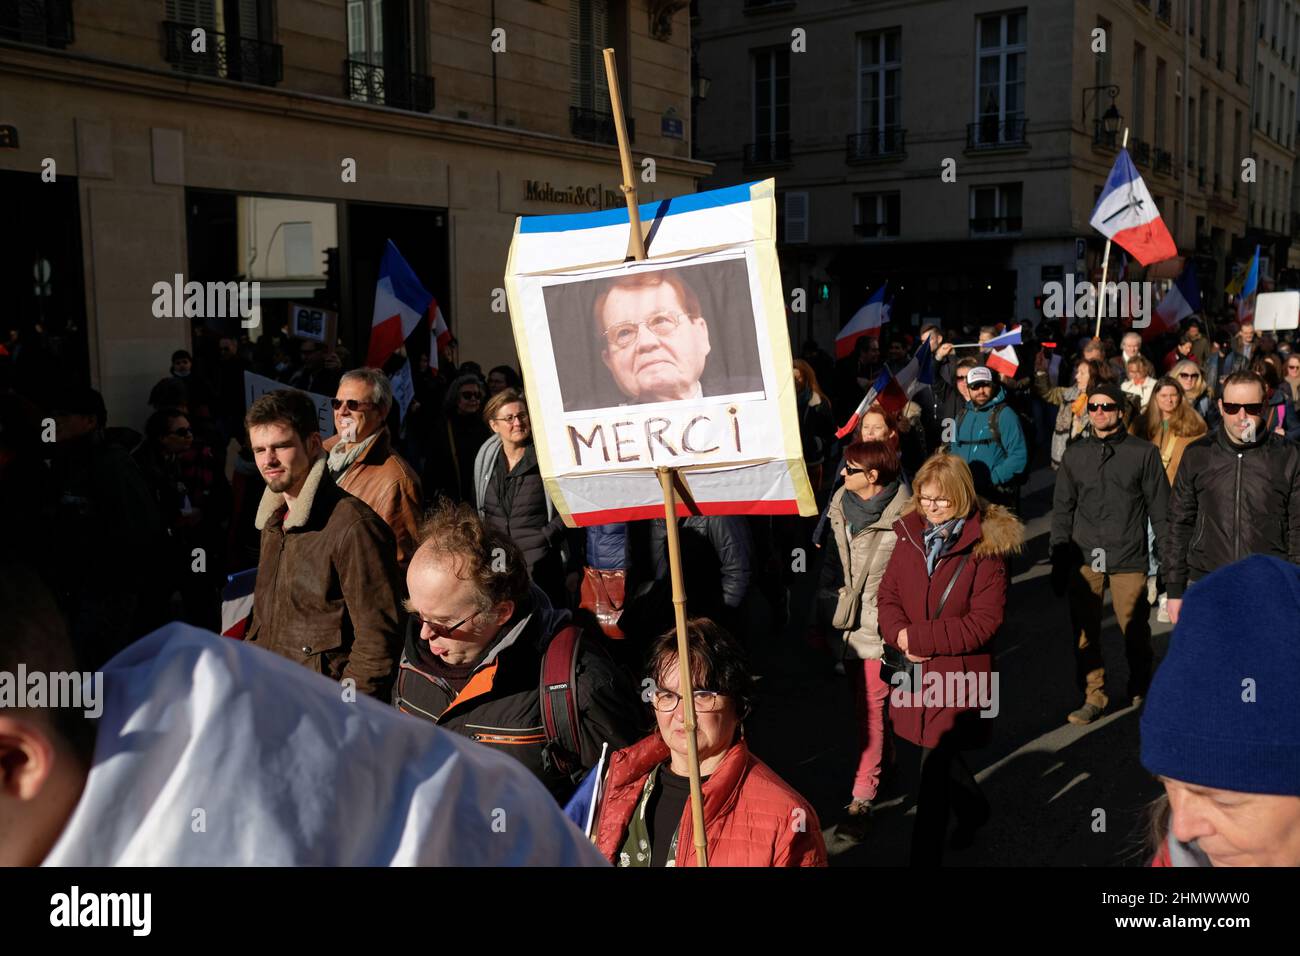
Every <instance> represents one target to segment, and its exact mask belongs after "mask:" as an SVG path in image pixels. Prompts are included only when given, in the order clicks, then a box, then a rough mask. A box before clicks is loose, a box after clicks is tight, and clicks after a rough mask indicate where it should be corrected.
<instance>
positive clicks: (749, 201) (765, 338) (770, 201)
mask: <svg viewBox="0 0 1300 956" xmlns="http://www.w3.org/2000/svg"><path fill="white" fill-rule="evenodd" d="M774 189H775V184H774V182H773V181H772V180H766V181H763V182H756V183H748V184H745V185H743V186H734V187H730V188H727V189H720V190H714V191H711V192H704V193H696V194H693V195H687V196H679V197H677V198H674V199H670V200H666V201H662V202H655V203H647V204H645V205H643V206H640V207H639V209H640V214H641V217H642V218H643V220H645V222H646V223H647V224H648V225H649V229H648V235H647V246H648V258H647V259H645V260H643V261H635V262H624V257H625V254H626V251H627V248H628V236H629V217H628V212H627V210H624V209H617V210H607V211H604V212H597V213H588V214H578V215H560V216H529V217H521V218H520V219H519V220H518V221H517V223H516V227H515V236H514V240H513V241H512V243H511V247H510V258H509V262H508V264H507V269H506V294H507V299H508V302H509V305H510V316H511V323H512V326H513V330H514V335H515V344H516V347H517V349H518V352H519V357H520V364H521V366H522V370H523V373H524V381H525V382H526V383H527V385H526V388H527V397H528V402H529V412H530V414H531V416H532V422H533V434H534V441H535V443H536V447H537V458H538V463H539V465H540V467H541V471H542V476H543V479H544V480H545V482H546V486H547V490H548V492H549V493H550V495H551V499H552V501H553V502H554V503H555V506H556V509H557V510H558V511H559V512H560V514H561V515H563V517H564V519H565V520H566V521H567V522H568V523H569V524H570V525H589V524H599V523H603V522H609V521H623V520H632V519H638V518H650V517H658V516H660V515H662V514H663V493H662V489H661V487H660V483H659V480H658V478H657V477H656V475H655V473H654V469H655V468H658V467H670V468H675V469H678V470H679V471H680V473H681V474H682V477H683V480H684V481H685V483H686V486H687V488H688V490H689V492H690V494H691V496H692V497H693V499H694V501H695V503H696V505H697V507H698V510H699V511H700V512H701V513H703V514H804V515H811V514H813V513H815V510H816V506H815V503H814V499H813V491H812V488H811V486H810V484H809V482H808V477H807V473H806V471H805V469H804V464H803V452H802V442H801V440H800V437H799V424H798V418H797V414H796V410H795V392H794V382H793V376H792V357H791V354H790V344H789V337H788V332H787V330H786V321H785V309H784V299H783V296H782V292H781V278H780V269H779V266H778V263H777V257H776V243H775V232H776V204H775V201H774ZM678 510H679V513H681V514H686V513H688V511H689V509H688V508H687V506H686V505H685V504H679V508H678Z"/></svg>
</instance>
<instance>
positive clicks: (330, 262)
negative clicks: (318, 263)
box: [325, 246, 340, 309]
mask: <svg viewBox="0 0 1300 956" xmlns="http://www.w3.org/2000/svg"><path fill="white" fill-rule="evenodd" d="M339 279H340V272H339V250H338V246H331V247H330V248H328V249H326V250H325V301H326V304H327V305H329V306H330V307H331V308H334V309H337V308H338V307H339V298H340V292H339Z"/></svg>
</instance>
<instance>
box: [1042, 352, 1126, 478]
mask: <svg viewBox="0 0 1300 956" xmlns="http://www.w3.org/2000/svg"><path fill="white" fill-rule="evenodd" d="M1049 367H1050V359H1049V356H1048V353H1047V351H1046V350H1045V349H1040V350H1039V352H1038V355H1037V356H1036V357H1035V358H1034V391H1035V392H1036V393H1037V395H1038V397H1039V398H1041V399H1042V400H1043V401H1045V402H1047V403H1048V404H1049V405H1057V406H1060V410H1059V411H1058V412H1057V413H1056V426H1055V427H1054V428H1053V430H1052V470H1053V471H1055V470H1056V469H1058V468H1060V467H1061V458H1062V457H1063V456H1064V455H1065V448H1066V446H1067V445H1069V444H1070V442H1072V441H1075V440H1076V439H1078V438H1079V437H1080V436H1081V435H1084V434H1086V433H1087V431H1088V429H1089V428H1090V427H1091V426H1090V424H1089V420H1088V386H1089V385H1090V384H1091V383H1093V382H1100V381H1102V380H1104V379H1106V378H1108V375H1107V372H1106V368H1105V366H1104V365H1102V363H1101V362H1099V361H1097V360H1096V359H1086V358H1081V359H1078V360H1077V361H1076V362H1075V363H1074V384H1073V385H1066V386H1058V385H1053V384H1052V383H1051V380H1050V378H1049V376H1048V374H1047V370H1048V368H1049Z"/></svg>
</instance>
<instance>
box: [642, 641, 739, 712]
mask: <svg viewBox="0 0 1300 956" xmlns="http://www.w3.org/2000/svg"><path fill="white" fill-rule="evenodd" d="M686 649H687V654H688V655H689V657H690V664H691V684H692V685H693V686H694V688H695V689H696V690H711V691H716V692H717V693H719V694H722V695H724V696H726V697H729V698H731V700H732V701H733V702H734V704H735V706H736V714H737V715H738V716H739V717H740V718H741V719H742V720H743V719H744V718H745V717H746V716H748V714H749V712H750V711H751V710H752V709H753V705H754V689H755V686H756V682H755V680H754V672H753V670H751V668H750V666H749V657H748V655H747V654H746V653H745V649H744V648H743V647H741V646H740V643H739V642H738V641H737V640H736V639H735V638H734V637H732V636H731V633H730V632H729V631H727V629H726V628H724V627H722V626H721V625H720V624H717V623H715V622H714V621H713V620H712V619H711V618H707V617H693V618H691V619H690V620H688V621H687V622H686ZM676 666H677V630H676V629H675V628H674V629H672V630H668V631H665V632H664V633H663V634H660V635H659V636H658V637H657V638H655V641H654V643H653V644H652V645H651V646H650V651H649V666H648V667H647V668H646V676H647V677H649V678H650V680H652V681H654V683H655V684H656V685H659V684H660V683H661V681H660V678H661V677H662V676H663V675H664V674H665V673H666V672H667V669H668V668H670V667H676ZM679 690H680V688H679Z"/></svg>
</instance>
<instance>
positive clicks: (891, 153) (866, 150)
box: [845, 126, 907, 163]
mask: <svg viewBox="0 0 1300 956" xmlns="http://www.w3.org/2000/svg"><path fill="white" fill-rule="evenodd" d="M906 139H907V130H905V129H903V128H901V127H898V126H883V127H881V128H880V129H873V130H867V132H865V133H850V134H849V135H848V136H847V137H846V140H845V143H846V145H845V152H846V155H847V159H848V161H849V162H850V163H858V162H863V161H866V160H871V159H892V158H895V157H898V156H902V155H903V146H904V143H905V142H906Z"/></svg>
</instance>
